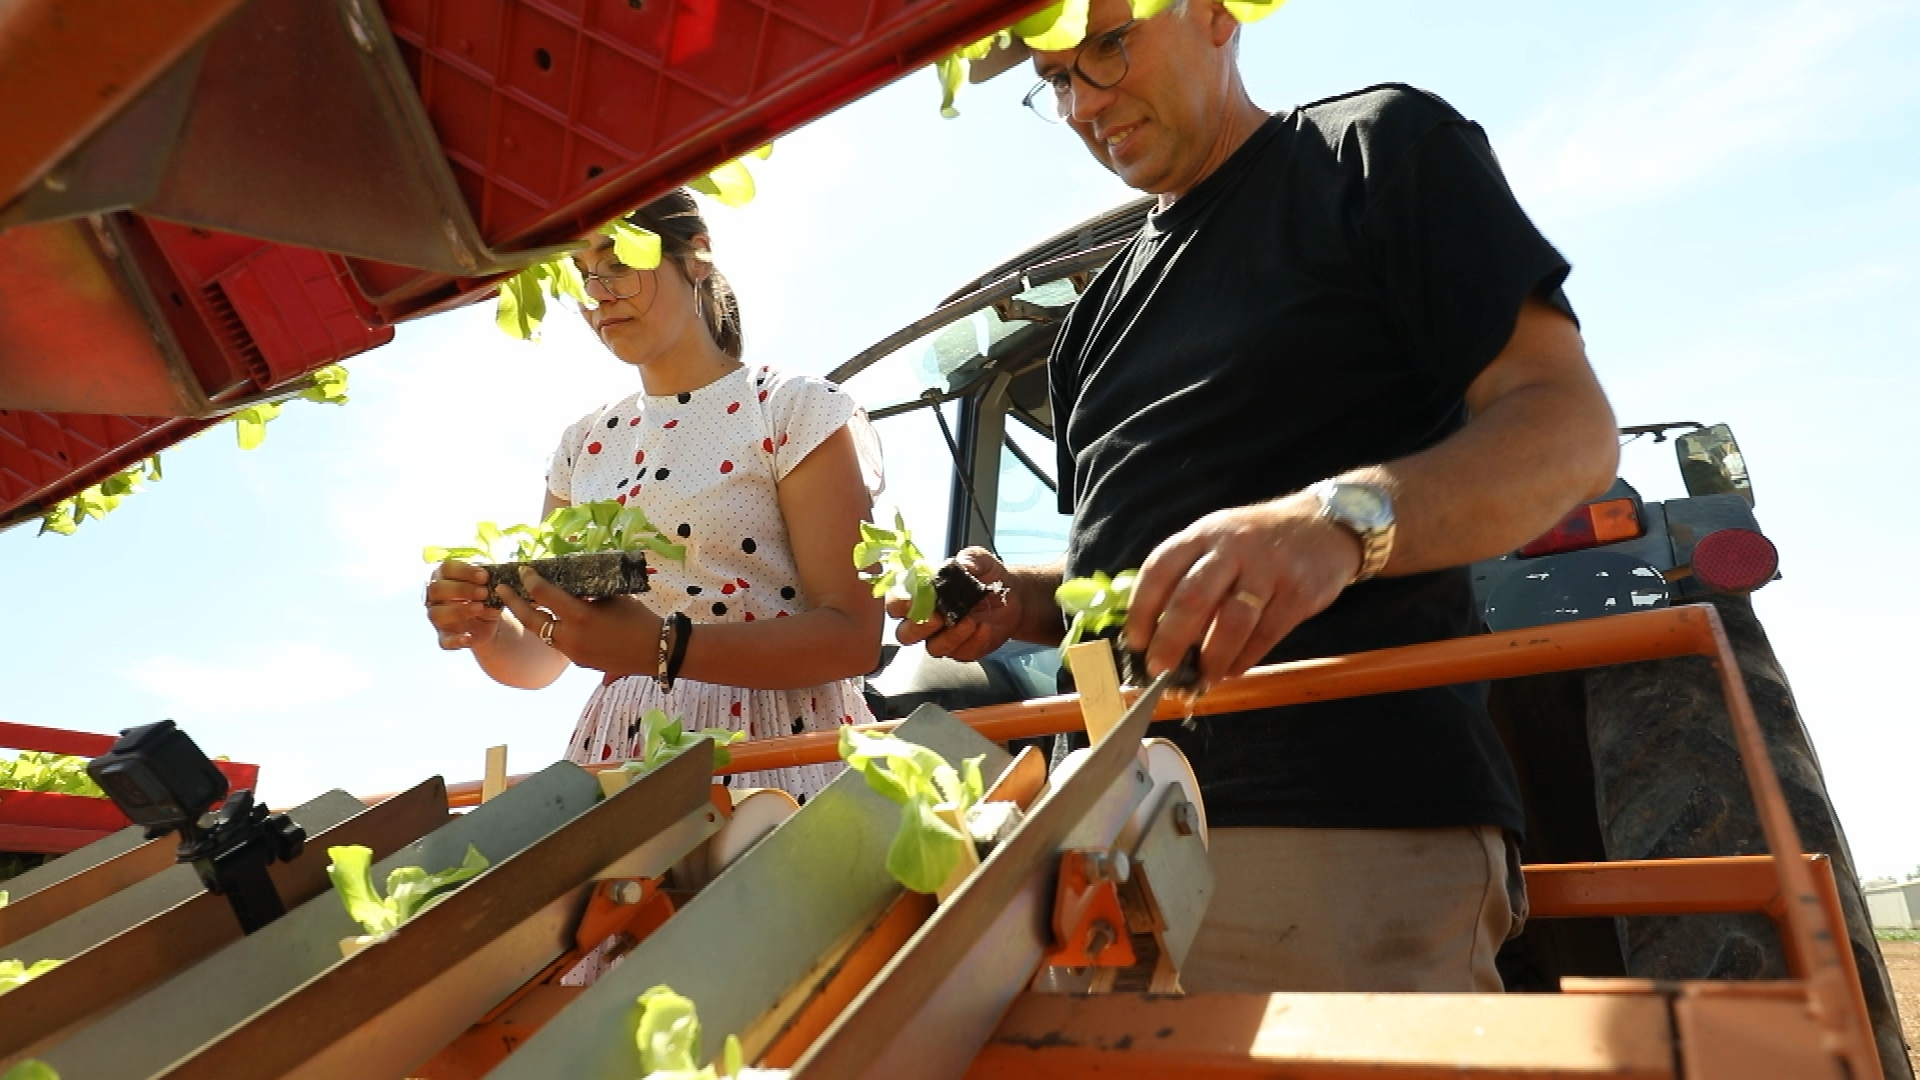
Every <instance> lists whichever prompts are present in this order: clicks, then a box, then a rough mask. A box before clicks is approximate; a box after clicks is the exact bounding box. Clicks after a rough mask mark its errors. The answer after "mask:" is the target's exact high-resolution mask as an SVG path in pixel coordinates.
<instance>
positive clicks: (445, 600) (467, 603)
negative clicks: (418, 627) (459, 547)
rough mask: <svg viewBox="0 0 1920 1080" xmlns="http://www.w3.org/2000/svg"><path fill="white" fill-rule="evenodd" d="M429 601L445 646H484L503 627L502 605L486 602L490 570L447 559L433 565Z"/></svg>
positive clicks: (429, 613) (429, 615) (430, 616)
mask: <svg viewBox="0 0 1920 1080" xmlns="http://www.w3.org/2000/svg"><path fill="white" fill-rule="evenodd" d="M426 601H427V621H428V622H430V623H432V624H433V628H434V629H435V630H436V631H438V632H439V634H440V647H441V648H443V649H449V650H451V649H471V648H474V647H476V646H485V645H486V644H487V643H488V642H491V641H492V640H493V639H494V635H495V634H496V633H497V632H498V631H499V629H500V609H499V608H495V607H488V606H487V572H486V570H484V569H482V568H480V567H478V566H474V565H472V564H470V563H463V562H461V561H459V560H458V559H448V560H447V561H446V562H443V563H441V564H440V565H439V566H436V567H434V568H433V574H432V576H430V577H429V578H427V592H426Z"/></svg>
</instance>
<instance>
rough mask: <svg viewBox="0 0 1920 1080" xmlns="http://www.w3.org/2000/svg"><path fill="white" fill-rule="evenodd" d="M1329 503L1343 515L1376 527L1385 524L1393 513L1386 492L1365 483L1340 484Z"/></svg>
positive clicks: (1336, 511) (1335, 510)
mask: <svg viewBox="0 0 1920 1080" xmlns="http://www.w3.org/2000/svg"><path fill="white" fill-rule="evenodd" d="M1327 504H1328V505H1329V506H1330V507H1332V509H1333V510H1334V512H1335V513H1338V514H1339V515H1340V516H1342V517H1345V518H1348V519H1351V520H1353V521H1356V522H1360V523H1363V524H1365V525H1368V526H1374V527H1377V526H1381V525H1385V524H1386V523H1387V519H1388V517H1389V516H1390V514H1391V510H1390V508H1389V505H1388V503H1387V496H1386V493H1385V492H1383V491H1381V490H1379V489H1378V488H1375V487H1371V486H1368V485H1365V484H1341V485H1339V486H1338V487H1336V488H1334V489H1333V493H1332V494H1331V495H1330V496H1328V498H1327Z"/></svg>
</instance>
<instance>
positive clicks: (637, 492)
mask: <svg viewBox="0 0 1920 1080" xmlns="http://www.w3.org/2000/svg"><path fill="white" fill-rule="evenodd" d="M627 494H629V495H631V496H633V497H634V498H636V499H637V498H639V497H640V485H639V484H635V485H633V490H632V491H629V492H627Z"/></svg>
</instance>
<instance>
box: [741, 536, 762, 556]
mask: <svg viewBox="0 0 1920 1080" xmlns="http://www.w3.org/2000/svg"><path fill="white" fill-rule="evenodd" d="M759 546H760V545H759V544H756V543H754V542H753V537H751V536H749V537H747V538H746V539H745V540H742V541H740V550H741V551H744V552H746V553H747V554H749V555H751V554H753V552H754V549H755V548H757V547H759Z"/></svg>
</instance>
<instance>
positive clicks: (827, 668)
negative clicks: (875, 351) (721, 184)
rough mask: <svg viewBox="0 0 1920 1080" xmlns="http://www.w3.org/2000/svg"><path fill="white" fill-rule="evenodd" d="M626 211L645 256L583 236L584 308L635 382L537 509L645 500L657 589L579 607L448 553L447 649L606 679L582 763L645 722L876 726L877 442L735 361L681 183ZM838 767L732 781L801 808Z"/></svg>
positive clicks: (813, 390)
mask: <svg viewBox="0 0 1920 1080" xmlns="http://www.w3.org/2000/svg"><path fill="white" fill-rule="evenodd" d="M628 220H629V221H631V222H632V223H633V224H635V225H638V226H640V227H641V228H644V229H648V230H650V231H652V232H654V233H657V234H658V235H659V236H660V239H661V248H662V258H661V263H660V265H659V267H658V268H656V269H653V270H637V269H634V268H632V267H628V266H625V265H623V264H622V263H621V262H620V260H619V259H618V258H616V257H615V255H614V253H613V250H612V241H611V240H609V239H608V238H606V237H596V239H595V243H594V246H593V247H592V248H591V249H590V250H587V251H584V252H581V253H579V254H577V255H576V256H575V257H574V258H575V262H576V263H577V264H578V266H579V268H580V270H581V272H582V273H583V274H584V275H585V277H586V282H587V291H588V295H589V296H591V297H592V298H593V299H594V300H595V301H597V304H596V306H593V307H591V308H589V309H588V310H586V311H584V312H582V314H583V316H584V317H585V319H586V321H587V323H588V325H589V326H591V327H592V328H593V331H594V333H595V335H596V336H597V337H599V338H600V340H601V342H602V343H603V344H605V345H606V347H607V350H608V351H609V352H611V353H612V354H613V356H614V358H615V359H616V360H618V361H619V362H621V363H623V364H627V365H629V366H631V367H633V368H634V369H635V371H636V373H637V374H638V375H639V383H640V387H639V389H638V390H636V392H635V393H633V394H631V395H629V396H627V397H625V398H622V399H621V400H619V401H615V402H612V403H610V404H607V405H605V406H603V407H601V408H599V409H596V410H594V411H593V412H590V413H588V414H587V415H586V416H585V417H583V418H581V420H580V421H579V422H578V423H576V424H574V425H573V426H572V427H571V428H569V429H568V430H567V432H566V434H565V435H564V436H563V437H562V438H561V440H560V446H559V448H558V449H557V450H556V451H555V452H554V455H553V462H552V465H551V466H550V468H549V469H548V472H547V490H546V492H545V495H546V502H545V507H544V509H543V510H542V514H543V516H544V514H546V513H549V512H551V511H552V510H553V509H555V508H556V507H561V506H567V505H572V504H578V503H586V502H596V501H602V500H614V501H617V502H619V503H621V504H623V505H628V504H637V505H639V506H640V507H642V508H643V509H644V510H645V511H646V514H647V517H648V518H649V519H650V520H651V521H652V522H653V524H654V525H655V526H656V527H657V528H659V529H660V530H661V531H662V532H663V533H665V534H667V536H668V537H669V538H670V539H671V540H672V541H673V542H674V543H677V544H680V545H683V546H684V547H685V549H686V558H685V560H684V561H678V562H676V561H674V560H671V559H667V558H664V557H660V556H657V555H650V556H649V559H648V564H649V565H648V572H649V574H650V578H649V583H650V585H651V589H650V591H648V592H647V593H645V594H643V595H642V596H639V597H624V598H617V599H613V600H604V601H597V602H587V601H581V600H577V599H574V598H573V597H570V596H567V595H565V594H564V593H561V592H560V591H559V590H557V589H555V588H553V587H552V586H551V585H547V584H545V583H541V582H536V583H534V584H533V585H532V588H531V590H530V591H531V592H532V593H533V596H534V598H535V600H536V601H537V603H535V604H529V603H527V602H525V601H524V600H522V599H521V598H520V597H519V596H518V595H516V594H515V593H513V592H512V591H511V590H507V589H502V590H500V593H501V597H502V599H503V600H505V601H506V603H507V609H508V610H507V611H506V612H504V613H503V612H502V611H500V610H499V609H497V608H489V607H487V606H485V604H484V601H485V599H486V589H485V581H486V577H485V573H484V572H483V571H482V570H480V569H479V568H477V567H473V566H469V565H466V564H464V563H460V562H448V563H444V564H442V565H441V566H440V567H439V568H438V569H437V570H435V571H434V574H433V579H432V580H431V581H430V582H429V583H428V586H427V604H428V615H429V618H430V619H431V621H432V622H433V625H434V627H435V628H436V629H437V630H438V631H439V634H440V645H441V647H442V648H445V649H467V650H470V651H472V653H473V655H474V658H475V659H476V660H478V661H479V663H480V666H481V668H482V669H483V670H485V671H486V673H487V674H488V675H490V676H492V677H493V678H494V679H495V680H496V681H498V682H501V683H504V684H506V685H508V686H518V687H525V688H528V689H534V688H538V687H543V686H546V685H548V684H550V683H552V682H553V681H554V680H555V679H557V678H558V677H559V676H560V674H561V673H562V672H563V671H564V670H566V668H567V666H568V665H569V663H573V664H579V665H581V666H583V667H588V668H593V669H595V670H598V671H602V672H604V673H605V676H604V678H603V679H602V681H601V685H600V687H599V688H598V689H597V690H596V691H595V692H594V694H593V696H592V697H591V698H590V699H589V700H588V701H587V704H586V708H585V710H584V711H583V712H582V713H581V716H580V721H579V723H578V725H577V726H576V727H575V728H574V732H573V737H572V739H571V741H570V742H569V744H568V747H567V757H568V759H569V760H572V761H575V762H582V763H585V762H595V761H606V760H616V759H620V758H630V757H638V756H640V754H641V752H642V743H643V740H644V739H645V732H644V730H643V728H642V726H641V718H642V716H643V715H645V714H646V712H647V711H648V710H651V709H659V710H661V711H662V712H664V713H666V714H667V715H668V716H669V717H672V718H674V719H676V720H678V721H680V723H681V724H682V726H683V727H684V728H686V729H688V730H702V729H721V730H727V731H740V732H746V733H747V734H748V735H749V736H750V737H752V738H767V737H770V736H776V735H790V734H798V733H800V732H802V731H813V730H821V729H832V728H833V727H834V726H836V725H839V724H846V723H865V722H868V721H870V720H871V719H872V715H871V713H870V712H869V711H868V709H867V707H866V705H865V703H864V701H863V699H862V697H861V694H860V691H859V688H858V687H857V686H856V685H855V683H854V682H853V681H852V680H853V679H855V678H856V677H858V676H860V675H862V674H865V673H866V672H868V671H871V670H872V669H873V668H874V667H875V666H876V664H877V663H878V658H879V651H880V634H881V624H882V614H881V604H880V601H879V600H877V599H875V598H874V597H873V595H872V592H871V590H870V589H869V587H868V586H867V585H866V584H865V583H863V582H862V581H860V579H859V577H858V575H857V573H856V571H855V568H854V567H853V565H852V563H851V562H850V561H849V560H848V558H847V553H848V552H850V551H852V550H853V548H854V545H855V544H856V543H857V542H858V541H859V531H860V530H859V526H860V522H861V521H862V520H863V519H866V518H867V517H868V516H869V514H870V512H871V506H872V500H873V496H874V495H876V494H877V493H878V492H879V491H880V486H881V462H880V446H879V441H878V438H877V437H876V436H875V434H874V432H873V429H872V427H871V426H870V425H869V423H868V421H867V418H866V414H865V412H864V411H863V410H862V409H861V408H860V407H859V406H858V405H856V404H855V403H854V402H853V400H852V399H851V398H849V397H848V396H847V395H846V394H844V393H842V392H841V391H840V388H839V387H837V386H834V385H832V384H830V383H827V382H825V381H823V380H820V379H817V378H811V377H806V376H797V375H788V374H785V373H783V372H781V371H779V370H777V369H775V368H773V367H771V366H768V365H763V364H749V363H746V362H744V361H743V360H742V359H741V356H742V335H741V326H740V306H739V304H738V302H737V301H736V300H735V299H734V295H733V290H732V288H731V287H730V286H729V285H728V284H727V280H726V278H725V277H724V276H722V275H721V273H720V272H719V270H718V269H716V268H715V267H714V265H713V261H712V257H711V254H710V247H709V243H708V237H707V227H706V223H705V222H704V221H703V220H702V219H701V217H700V212H699V209H698V207H697V206H696V205H695V203H694V201H693V198H692V196H690V195H688V194H687V193H686V192H685V191H679V192H675V193H673V194H671V195H668V196H666V197H664V198H662V199H659V200H658V201H656V202H653V203H651V204H649V205H647V206H645V207H642V208H641V209H639V210H637V211H635V212H634V213H633V214H632V215H630V216H629V217H628ZM838 771H839V767H838V766H806V767H800V768H789V769H781V770H778V771H774V772H766V773H747V774H744V775H742V776H739V777H735V778H733V782H734V783H735V784H736V785H742V786H749V787H779V788H783V789H785V790H786V791H788V792H789V793H791V794H793V795H794V796H795V797H796V798H798V799H799V800H801V801H803V802H804V801H805V800H806V798H807V797H808V796H810V795H812V794H813V793H815V792H817V791H819V790H820V789H821V788H822V787H823V786H825V785H826V783H827V782H828V781H829V780H831V779H832V778H833V776H834V774H836V773H837V772H838Z"/></svg>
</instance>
